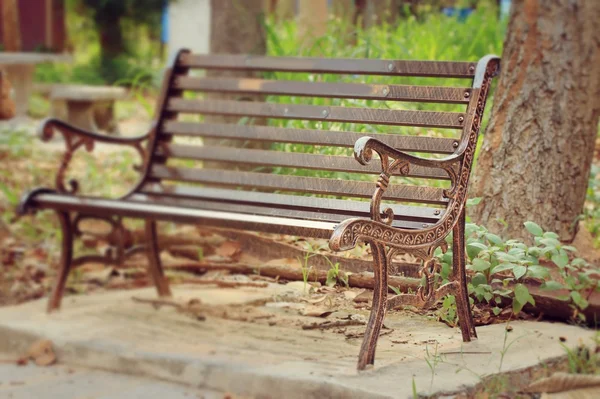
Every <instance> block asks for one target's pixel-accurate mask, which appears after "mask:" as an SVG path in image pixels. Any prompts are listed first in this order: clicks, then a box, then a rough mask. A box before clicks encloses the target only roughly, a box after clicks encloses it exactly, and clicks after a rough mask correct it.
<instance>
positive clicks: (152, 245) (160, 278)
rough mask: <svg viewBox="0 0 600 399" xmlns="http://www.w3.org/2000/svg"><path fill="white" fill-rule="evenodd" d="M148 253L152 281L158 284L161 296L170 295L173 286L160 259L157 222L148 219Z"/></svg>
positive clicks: (157, 287) (157, 288) (157, 289)
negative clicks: (170, 285) (170, 284)
mask: <svg viewBox="0 0 600 399" xmlns="http://www.w3.org/2000/svg"><path fill="white" fill-rule="evenodd" d="M145 230H146V243H147V245H146V248H147V249H146V253H147V254H148V271H149V272H150V276H152V281H154V285H155V286H156V291H157V292H158V296H160V297H170V296H171V288H170V287H169V280H168V279H167V278H166V277H165V272H164V270H163V267H162V262H161V261H160V249H159V247H158V234H157V233H156V222H155V221H154V220H146V228H145Z"/></svg>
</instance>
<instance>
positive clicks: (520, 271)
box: [513, 265, 527, 280]
mask: <svg viewBox="0 0 600 399" xmlns="http://www.w3.org/2000/svg"><path fill="white" fill-rule="evenodd" d="M525 273H527V268H526V267H525V266H521V265H515V267H513V274H514V275H515V278H516V279H517V280H518V279H520V278H521V277H523V276H524V275H525Z"/></svg>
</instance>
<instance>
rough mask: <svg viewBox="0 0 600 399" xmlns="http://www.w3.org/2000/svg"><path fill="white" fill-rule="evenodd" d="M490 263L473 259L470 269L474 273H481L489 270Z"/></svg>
mask: <svg viewBox="0 0 600 399" xmlns="http://www.w3.org/2000/svg"><path fill="white" fill-rule="evenodd" d="M490 266H491V265H490V262H488V261H487V260H483V259H481V258H475V259H473V264H472V265H471V269H472V270H475V271H476V272H483V271H486V270H487V269H489V268H490Z"/></svg>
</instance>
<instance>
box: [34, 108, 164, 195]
mask: <svg viewBox="0 0 600 399" xmlns="http://www.w3.org/2000/svg"><path fill="white" fill-rule="evenodd" d="M55 130H58V131H59V132H60V133H61V134H62V135H63V138H64V140H65V146H66V150H65V153H64V155H63V158H62V161H61V164H60V167H59V169H58V172H57V174H56V179H55V181H56V191H57V192H61V193H73V194H74V193H76V192H77V189H78V183H77V181H76V180H73V179H72V180H69V182H68V185H69V188H67V187H66V186H65V183H64V174H65V172H66V170H67V168H68V167H69V163H70V162H71V159H72V157H73V154H74V153H75V151H77V150H78V149H79V148H80V147H82V146H83V147H85V149H86V151H88V152H91V151H93V149H94V144H95V142H101V143H106V144H119V145H124V146H128V147H132V148H134V149H135V150H136V151H137V152H138V153H139V154H140V156H141V158H142V160H143V161H144V162H147V159H146V156H147V154H146V150H145V148H144V146H143V145H142V143H143V142H144V141H145V140H147V139H149V138H150V137H151V136H152V134H154V132H155V130H156V123H154V124H153V125H152V126H151V127H150V130H149V131H148V133H146V134H144V135H141V136H137V137H113V136H106V135H103V134H98V133H93V132H89V131H87V130H83V129H80V128H78V127H76V126H73V125H70V124H68V123H66V122H64V121H61V120H59V119H53V118H49V119H45V120H44V121H43V122H42V123H41V124H40V126H39V128H38V134H39V136H40V138H41V140H42V141H50V140H51V139H52V138H53V136H54V131H55ZM136 169H139V167H136Z"/></svg>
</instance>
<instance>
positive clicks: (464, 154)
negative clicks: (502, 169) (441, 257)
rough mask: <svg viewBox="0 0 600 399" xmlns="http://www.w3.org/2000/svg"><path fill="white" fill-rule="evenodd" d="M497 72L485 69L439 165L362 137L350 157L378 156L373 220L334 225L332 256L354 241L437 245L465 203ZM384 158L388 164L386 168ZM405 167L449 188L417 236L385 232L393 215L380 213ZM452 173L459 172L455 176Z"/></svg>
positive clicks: (363, 159)
mask: <svg viewBox="0 0 600 399" xmlns="http://www.w3.org/2000/svg"><path fill="white" fill-rule="evenodd" d="M497 68H498V64H497V63H495V62H491V63H488V66H487V70H486V73H485V76H484V78H483V82H482V86H481V89H474V91H477V90H479V95H478V96H477V106H476V107H475V110H474V111H473V112H472V122H471V123H470V126H471V128H470V131H469V132H468V134H465V135H464V137H463V138H462V140H461V143H460V145H459V148H458V150H457V153H456V154H455V155H453V156H451V157H448V158H445V159H441V160H434V159H423V158H418V157H414V156H411V155H408V154H406V153H403V152H400V151H398V150H396V149H394V148H392V147H389V146H387V145H385V144H384V143H382V142H380V141H378V140H375V139H373V138H370V137H363V138H361V139H359V140H358V141H357V142H356V144H355V146H354V155H355V158H356V159H357V160H358V162H360V163H361V164H363V165H365V164H367V163H368V162H370V161H371V158H372V155H373V151H375V152H377V153H378V154H379V157H380V160H381V165H382V172H381V175H380V177H379V180H378V181H377V187H376V189H375V193H374V194H373V197H372V200H371V217H372V219H373V220H367V219H360V218H353V219H347V220H345V221H344V222H342V223H340V224H339V225H338V226H337V227H336V229H335V231H334V233H333V235H332V236H331V239H330V240H329V247H330V248H331V249H332V250H334V251H343V250H348V249H352V248H353V247H354V246H356V244H357V242H358V241H359V240H363V241H367V242H369V241H377V242H381V243H384V244H386V245H389V246H392V247H396V248H403V249H406V250H410V249H414V248H423V247H429V246H438V245H440V244H441V242H442V241H443V240H444V238H445V237H446V236H447V235H448V233H449V232H450V231H451V230H452V228H453V227H454V225H455V223H456V221H457V220H458V216H459V215H460V213H461V212H462V210H463V207H464V205H465V202H466V198H467V188H468V183H469V176H470V173H471V166H472V164H473V157H474V154H475V148H476V146H477V137H478V134H479V127H480V124H481V119H482V118H483V111H484V108H485V103H486V99H487V93H488V89H489V86H490V84H491V80H492V78H493V77H494V76H495V75H496V72H497ZM390 158H391V159H393V161H391V162H390ZM410 165H419V166H425V167H431V168H439V169H443V170H444V171H446V173H448V175H449V177H450V179H451V182H452V186H451V188H450V189H448V190H446V191H445V192H444V193H445V195H446V196H447V197H448V198H449V200H450V201H449V202H448V208H447V210H446V212H445V213H444V216H443V217H442V218H441V219H440V221H439V222H438V223H436V224H434V225H432V226H429V227H426V228H424V229H419V230H409V229H402V228H394V227H391V220H393V211H392V210H391V209H390V208H387V209H385V210H384V211H383V212H381V211H380V206H381V198H382V197H383V195H384V193H385V190H386V189H387V187H388V184H389V179H390V177H391V176H392V175H393V174H394V172H396V173H399V174H400V175H402V173H404V172H405V171H406V173H408V171H409V170H410ZM457 169H458V171H459V172H456V170H457Z"/></svg>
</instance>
